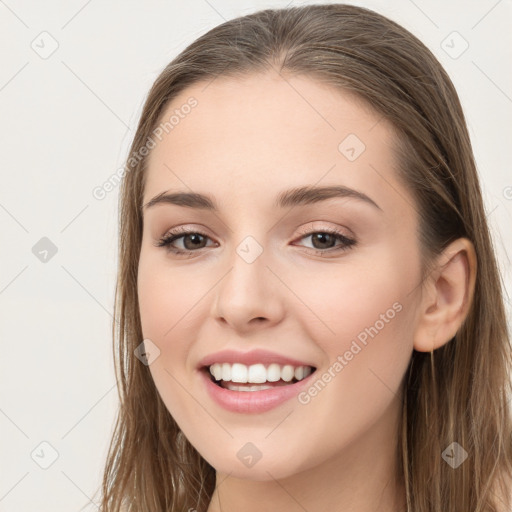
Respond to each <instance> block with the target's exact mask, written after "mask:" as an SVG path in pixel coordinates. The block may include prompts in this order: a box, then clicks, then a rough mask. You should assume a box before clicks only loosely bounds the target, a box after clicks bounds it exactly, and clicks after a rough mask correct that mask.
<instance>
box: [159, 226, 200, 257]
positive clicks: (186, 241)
mask: <svg viewBox="0 0 512 512" xmlns="http://www.w3.org/2000/svg"><path fill="white" fill-rule="evenodd" d="M206 239H209V237H208V235H205V234H204V233H201V232H200V231H197V230H192V229H187V228H181V227H180V228H176V229H174V230H171V231H169V232H168V233H166V234H165V235H164V236H163V237H162V238H160V240H159V241H158V243H157V244H156V246H157V247H165V248H166V249H167V250H168V251H170V252H172V253H175V254H190V253H192V252H196V250H197V249H203V248H204V245H203V242H204V241H205V240H206ZM177 240H180V241H181V242H182V244H183V245H184V248H178V247H175V246H174V245H173V244H174V242H176V241H177Z"/></svg>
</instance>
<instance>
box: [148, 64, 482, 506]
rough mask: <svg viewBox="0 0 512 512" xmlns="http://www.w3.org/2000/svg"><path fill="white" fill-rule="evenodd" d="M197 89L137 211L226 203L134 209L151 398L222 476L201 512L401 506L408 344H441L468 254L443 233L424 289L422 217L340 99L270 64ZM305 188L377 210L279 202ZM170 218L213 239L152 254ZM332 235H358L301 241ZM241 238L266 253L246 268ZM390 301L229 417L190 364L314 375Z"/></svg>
mask: <svg viewBox="0 0 512 512" xmlns="http://www.w3.org/2000/svg"><path fill="white" fill-rule="evenodd" d="M206 85H207V84H205V83H200V84H195V85H193V86H191V87H189V88H188V89H186V90H185V91H183V92H182V93H181V94H180V95H179V96H178V97H177V98H175V99H174V100H173V101H172V103H171V104H169V105H168V107H167V112H168V113H169V115H170V113H171V112H172V111H173V110H174V109H176V108H179V107H180V106H181V105H183V104H184V103H185V102H186V100H187V98H189V97H190V96H194V97H195V98H196V99H197V100H198V105H197V107H196V108H195V109H193V110H192V112H191V113H190V114H189V115H188V116H186V117H185V118H184V119H182V120H180V123H179V124H178V125H177V126H175V127H174V129H173V130H172V131H170V132H169V134H168V135H167V136H165V137H164V138H163V139H162V140H161V141H159V142H158V143H157V145H156V146H155V147H154V149H153V150H152V152H151V155H150V159H149V166H148V171H147V172H148V174H147V181H146V186H145V191H144V204H146V203H147V202H148V201H149V200H150V199H152V198H153V197H154V196H156V195H157V194H159V193H161V192H164V191H185V192H191V191H193V192H199V193H205V194H210V195H212V196H213V197H214V198H215V200H216V202H217V203H218V205H219V209H220V210H219V212H218V213H217V214H214V213H212V212H208V211H202V210H200V209H191V208H187V207H183V206H176V205H170V204H159V205H156V206H153V207H151V208H147V209H145V210H144V228H143V232H144V234H143V241H142V247H141V253H140V265H139V270H138V287H139V288H138V289H139V305H140V314H141V321H142V328H143V334H144V338H145V339H146V338H149V339H150V340H151V341H152V342H153V343H154V344H156V345H157V346H158V348H159V349H160V356H159V357H158V358H157V359H156V360H155V361H154V362H153V363H152V364H151V365H150V371H151V374H152V377H153V379H154V381H155V384H156V387H157V389H158V392H159V394H160V396H161V397H162V399H163V401H164V403H165V405H166V407H167V408H168V410H169V412H170V413H171V414H172V416H173V417H174V418H175V420H176V422H177V423H178V425H179V426H180V428H181V429H182V430H183V432H184V433H185V435H186V436H187V438H188V439H189V441H190V442H191V443H192V444H193V445H194V447H195V448H196V449H197V450H198V451H199V453H200V454H201V455H202V456H203V457H204V458H205V459H206V460H207V461H208V462H209V463H210V464H211V465H212V466H213V467H214V468H215V469H216V471H217V488H216V490H215V493H214V495H213V498H212V501H211V504H210V507H209V509H208V511H209V512H220V511H222V512H232V511H237V510H244V511H245V512H251V511H256V510H257V511H259V512H262V511H271V510H272V511H274V510H286V511H303V510H315V511H318V512H322V511H328V510H329V511H333V510H336V511H343V512H348V511H351V512H355V511H357V512H370V511H372V512H375V511H379V512H388V511H389V512H391V511H393V512H396V511H397V510H402V509H403V508H404V507H405V492H404V487H403V482H401V481H400V479H395V478H394V476H393V475H394V474H395V471H396V466H395V459H394V457H395V453H396V449H397V441H396V439H397V425H398V420H399V416H400V407H401V401H402V393H401V391H400V389H401V383H402V379H403V377H404V374H405V372H406V369H407V366H408V363H409V360H410V357H411V354H412V351H413V348H415V349H416V350H423V351H429V350H432V349H435V348H437V347H439V346H441V345H442V344H443V343H446V342H447V341H449V340H450V339H451V338H452V337H453V335H454V334H455V332H456V331H457V329H458V327H459V326H460V324H461V323H462V321H463V319H464V317H465V315H466V313H467V303H468V301H470V299H471V296H472V293H473V292H472V287H473V285H474V266H475V257H474V251H473V249H472V246H471V244H470V243H469V242H468V241H467V240H465V239H459V240H457V241H455V242H453V243H452V244H451V245H450V246H449V247H448V248H447V249H446V250H445V251H444V252H443V254H442V255H440V256H439V258H438V266H437V267H436V268H435V270H434V272H432V273H431V274H430V275H429V276H428V278H427V279H426V280H425V283H424V286H423V287H421V286H420V282H421V277H422V276H421V265H420V264H421V250H420V246H419V241H418V234H417V229H418V217H417V212H416V208H415V206H414V201H413V199H412V196H411V194H410V193H409V191H408V190H407V189H406V188H405V187H404V185H403V184H402V183H400V182H399V181H398V178H397V176H396V162H395V160H394V154H393V150H392V143H393V137H394V134H393V130H392V128H391V126H390V125H388V124H387V123H386V122H385V121H384V120H382V119H380V116H378V115H376V114H375V113H373V112H372V111H371V110H370V109H369V108H367V107H366V106H365V105H364V104H362V103H361V102H360V101H357V100H356V99H355V98H354V97H353V96H351V95H350V94H348V93H345V92H340V91H338V90H335V89H332V88H330V87H328V86H326V85H323V84H320V83H318V82H315V81H312V80H309V79H306V78H299V77H293V78H290V77H288V78H286V79H285V78H283V77H281V76H279V75H277V74H275V73H272V72H268V73H265V74H258V75H250V76H247V77H245V78H243V79H240V78H237V79H228V78H217V79H216V80H214V81H213V82H211V83H209V84H208V87H207V88H205V86H206ZM165 117H166V118H168V117H169V116H168V115H166V116H165ZM348 134H356V135H357V137H358V138H359V139H360V140H361V141H363V142H364V144H365V146H366V149H365V151H364V152H363V153H361V155H360V156H359V157H358V158H357V159H355V160H354V161H349V160H348V159H347V158H346V157H345V156H344V155H343V154H342V153H341V152H340V151H339V150H338V145H339V144H340V142H341V141H343V140H344V139H345V137H346V136H347V135H348ZM302 185H317V186H324V185H343V186H346V187H350V188H353V189H355V190H358V191H360V192H363V193H364V194H366V195H367V196H369V197H370V198H371V199H372V200H373V201H374V202H375V203H377V205H378V206H379V207H380V209H378V208H376V207H374V206H372V205H370V204H367V203H365V202H364V201H361V200H359V199H356V198H347V197H345V198H331V199H329V200H326V201H323V202H319V203H315V204H310V205H306V206H299V207H288V208H285V209H277V208H274V206H273V202H274V200H275V198H276V196H277V195H278V193H279V192H281V191H283V190H286V189H289V188H292V187H298V186H302ZM178 226H183V227H188V228H190V230H191V231H192V232H194V229H196V232H197V230H198V231H199V232H200V233H204V234H205V235H207V238H206V239H205V240H204V241H203V242H202V244H199V248H197V249H194V247H195V246H194V241H191V240H190V237H188V240H187V239H186V238H181V239H178V240H176V241H175V242H174V246H175V247H178V248H181V249H186V248H188V249H189V250H191V251H195V252H193V254H191V256H190V257H183V256H176V255H174V254H173V253H171V252H169V251H168V250H167V249H166V248H165V247H156V246H155V244H156V243H158V240H159V239H160V238H161V237H162V236H164V235H166V234H167V233H168V231H169V230H170V229H172V228H175V227H178ZM332 228H336V229H338V230H340V231H341V232H342V233H343V234H344V235H345V236H347V237H349V238H355V239H356V241H357V244H356V245H355V246H352V247H351V248H348V249H345V250H339V251H337V252H332V249H328V248H326V249H322V247H332V246H333V245H334V244H336V246H337V247H341V245H339V244H340V242H339V241H337V242H331V245H329V243H326V242H325V241H324V245H323V246H322V245H319V244H316V245H315V244H314V241H313V238H312V237H311V236H310V235H307V234H306V233H309V234H311V233H322V232H324V231H322V230H325V229H332ZM247 236H252V237H253V238H254V239H255V240H256V241H257V242H258V243H259V244H260V245H261V247H262V248H263V252H262V254H261V255H260V256H259V257H258V258H257V259H256V260H255V261H254V262H253V263H251V264H249V263H247V262H246V261H245V260H244V259H243V258H241V257H240V256H239V255H238V254H237V252H236V248H237V246H238V245H239V244H240V243H241V242H242V240H244V238H245V237H247ZM185 243H187V245H184V244H185ZM196 244H197V241H196ZM321 250H323V251H324V253H323V255H321V254H319V253H318V251H321ZM315 251H316V252H315ZM329 251H331V252H329ZM395 303H398V304H400V306H401V310H400V312H397V313H396V315H394V318H393V319H391V320H389V321H388V322H386V323H385V326H384V327H383V328H382V329H380V330H379V332H378V334H377V335H375V337H373V338H369V341H368V343H367V345H366V346H363V345H362V346H363V347H364V348H363V349H362V350H361V351H360V352H358V353H357V355H356V356H354V357H353V359H352V360H351V361H349V362H348V364H347V365H346V366H344V367H343V369H342V371H339V372H334V373H335V377H334V378H332V379H331V381H330V382H329V383H328V384H327V385H326V386H325V388H324V389H322V391H321V392H320V393H318V395H317V396H315V397H314V398H312V399H311V400H310V402H309V403H307V404H302V403H299V401H298V400H296V399H292V400H289V401H287V402H286V403H285V404H283V405H281V406H279V407H277V408H275V409H273V410H271V411H268V412H265V413H262V414H258V415H254V414H240V413H233V412H228V411H226V410H224V409H222V408H221V407H219V406H218V405H216V404H215V403H214V402H212V401H211V399H210V398H209V396H208V395H207V394H206V390H205V389H204V384H203V382H202V380H201V378H200V375H199V374H198V372H197V371H196V366H197V364H198V362H199V360H200V359H201V358H202V357H204V356H205V355H207V354H211V353H213V352H217V351H219V350H222V349H226V348H228V349H230V348H232V349H235V350H240V351H248V350H250V349H253V348H263V349H268V350H272V351H275V352H278V353H280V354H289V355H291V356H292V357H295V358H298V359H299V360H304V361H310V362H311V363H312V364H314V366H315V367H316V368H317V369H318V370H317V374H318V375H322V374H323V373H325V372H328V369H329V368H330V367H332V365H333V363H334V362H335V361H336V358H337V357H338V356H339V355H341V356H343V354H344V353H345V352H346V351H347V350H349V348H350V346H351V343H352V342H353V340H354V339H356V338H357V335H358V334H360V333H361V332H362V331H364V330H365V328H367V327H370V326H374V325H375V323H376V321H377V320H379V319H380V318H381V315H382V314H385V312H386V311H387V310H389V309H390V308H392V305H393V304H395ZM258 318H259V319H258ZM360 345H361V344H360ZM248 442H251V443H253V444H254V445H255V446H256V447H257V448H258V450H259V451H260V452H261V454H262V457H261V459H260V460H259V461H258V462H257V463H256V464H255V465H253V466H252V467H246V466H245V465H244V464H243V463H242V462H241V461H240V460H239V459H238V457H237V452H238V451H239V450H240V449H241V448H242V447H243V446H244V445H245V444H246V443H248Z"/></svg>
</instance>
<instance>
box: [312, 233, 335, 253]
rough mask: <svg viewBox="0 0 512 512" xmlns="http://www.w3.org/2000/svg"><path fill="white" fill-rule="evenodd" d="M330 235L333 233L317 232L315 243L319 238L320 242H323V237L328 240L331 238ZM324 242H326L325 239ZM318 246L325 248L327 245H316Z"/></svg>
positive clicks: (314, 238)
mask: <svg viewBox="0 0 512 512" xmlns="http://www.w3.org/2000/svg"><path fill="white" fill-rule="evenodd" d="M329 237H332V235H331V234H330V233H317V234H316V236H315V235H314V236H313V245H314V246H315V243H314V242H316V241H318V240H319V241H320V243H322V239H324V238H327V240H329ZM331 241H332V240H331ZM323 243H325V241H324V242H323ZM329 247H330V246H329ZM316 248H317V249H325V247H316Z"/></svg>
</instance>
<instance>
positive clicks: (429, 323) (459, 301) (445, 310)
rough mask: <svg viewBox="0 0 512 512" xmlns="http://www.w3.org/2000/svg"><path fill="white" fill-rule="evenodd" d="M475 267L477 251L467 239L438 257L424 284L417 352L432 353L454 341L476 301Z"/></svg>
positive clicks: (451, 245)
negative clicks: (474, 297)
mask: <svg viewBox="0 0 512 512" xmlns="http://www.w3.org/2000/svg"><path fill="white" fill-rule="evenodd" d="M476 266H477V261H476V254H475V249H474V247H473V244H472V243H471V242H470V241H469V240H468V239H467V238H459V239H457V240H455V241H454V242H452V243H451V244H450V245H449V246H448V247H446V248H445V249H444V251H443V252H442V253H441V254H440V255H439V257H438V258H437V261H436V266H435V268H434V269H433V271H432V272H431V273H430V275H429V276H428V277H427V279H426V280H425V283H424V288H423V296H422V298H421V300H420V305H419V308H420V309H419V312H418V320H417V323H416V328H415V333H414V349H415V350H417V351H419V352H430V351H432V350H435V349H436V348H439V347H441V346H443V345H444V344H446V343H448V342H449V341H450V340H452V339H453V337H454V336H455V334H456V333H457V331H458V330H459V328H460V326H461V325H462V323H463V322H464V320H465V318H466V316H467V314H468V311H469V308H470V306H471V303H472V301H473V294H474V288H475V279H476Z"/></svg>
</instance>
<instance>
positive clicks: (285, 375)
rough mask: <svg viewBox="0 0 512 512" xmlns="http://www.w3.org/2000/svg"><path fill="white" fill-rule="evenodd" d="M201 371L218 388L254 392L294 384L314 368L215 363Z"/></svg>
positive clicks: (309, 373) (307, 375)
mask: <svg viewBox="0 0 512 512" xmlns="http://www.w3.org/2000/svg"><path fill="white" fill-rule="evenodd" d="M201 371H202V372H203V373H204V374H206V375H207V376H208V378H209V379H210V381H211V382H213V383H214V384H215V385H216V386H218V387H220V388H224V389H227V390H230V391H247V392H255V391H263V390H266V389H274V388H277V387H281V386H290V385H293V384H296V383H297V382H300V381H301V380H304V379H305V378H307V377H309V376H310V375H312V374H313V373H314V372H315V371H316V368H315V367H314V366H292V365H279V364H275V363H273V364H266V365H265V364H254V365H251V366H246V365H243V364H240V363H234V364H230V363H215V364H212V365H210V366H203V367H202V368H201Z"/></svg>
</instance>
